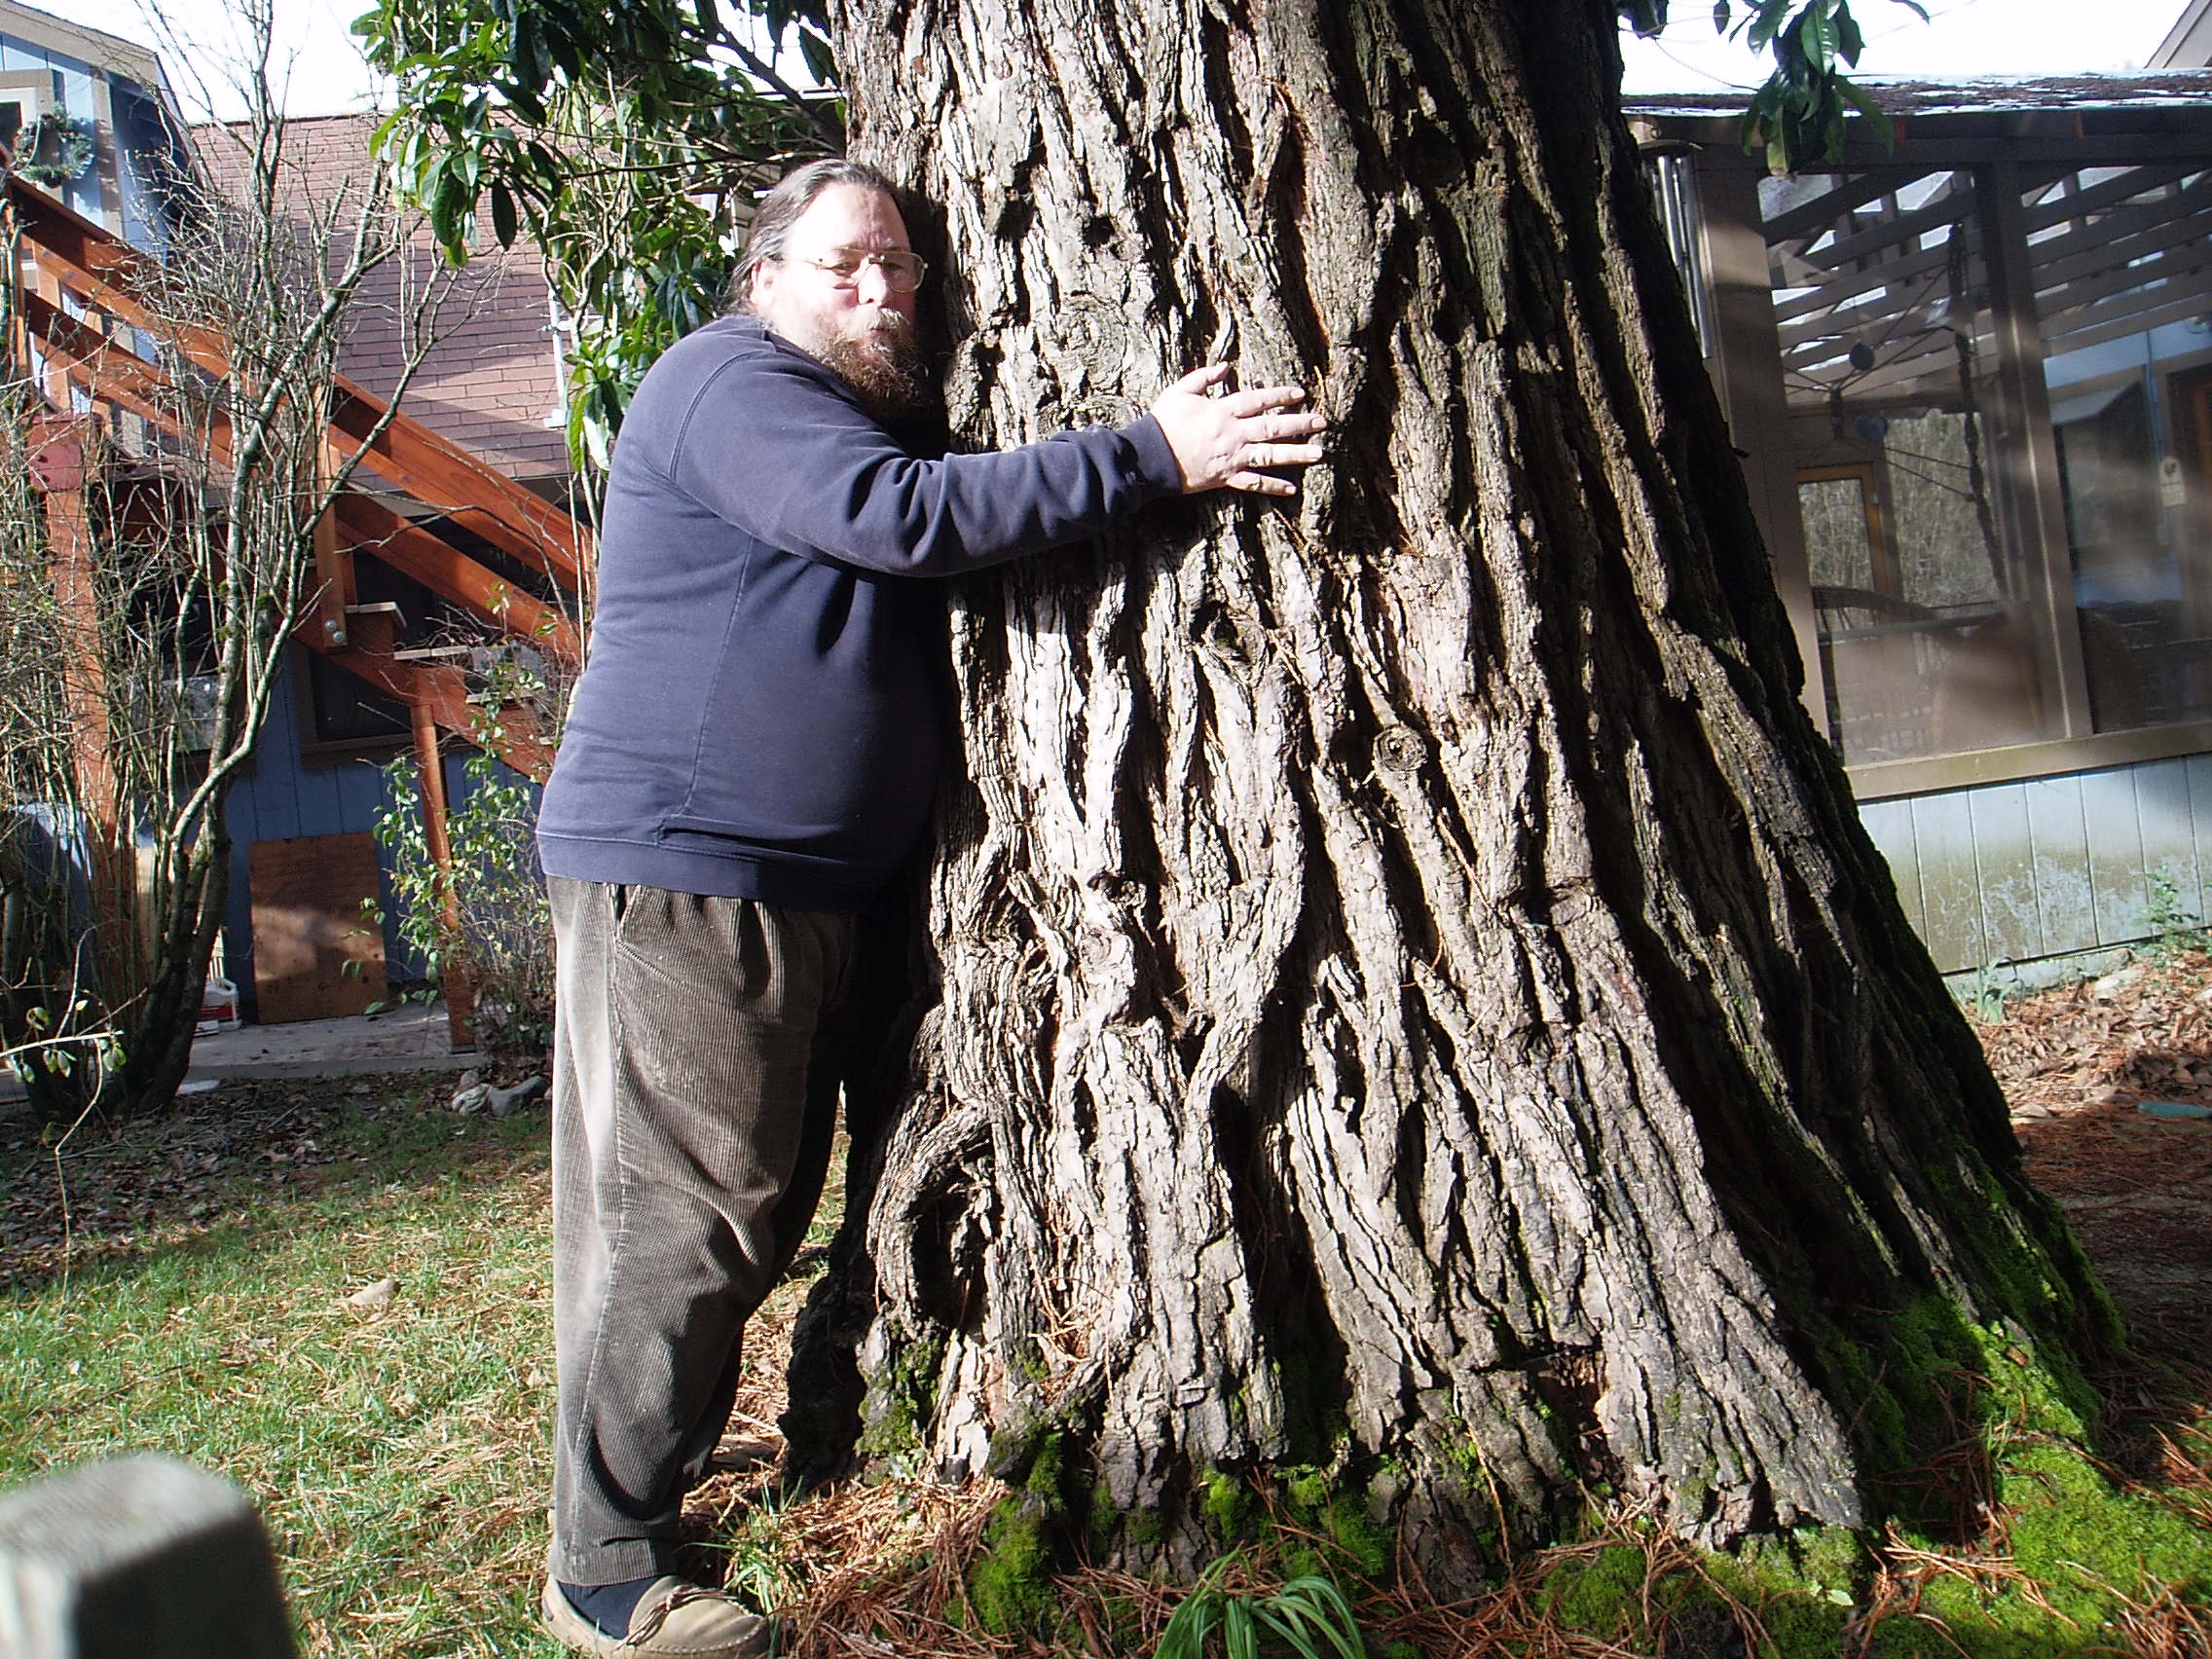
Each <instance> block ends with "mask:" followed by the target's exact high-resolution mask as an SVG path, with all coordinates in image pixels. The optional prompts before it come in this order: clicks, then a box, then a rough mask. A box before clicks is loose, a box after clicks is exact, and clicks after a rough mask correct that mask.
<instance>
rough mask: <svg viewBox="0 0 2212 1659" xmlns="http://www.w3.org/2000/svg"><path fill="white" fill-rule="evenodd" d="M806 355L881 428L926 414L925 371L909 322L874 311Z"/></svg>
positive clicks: (927, 382)
mask: <svg viewBox="0 0 2212 1659" xmlns="http://www.w3.org/2000/svg"><path fill="white" fill-rule="evenodd" d="M811 350H813V352H814V354H815V356H817V357H819V358H821V359H822V361H823V363H824V364H825V365H826V366H827V367H828V368H830V370H831V371H832V372H833V373H834V374H835V375H836V376H837V378H838V379H840V380H842V381H843V382H844V383H845V384H846V385H847V386H849V387H852V388H853V391H854V393H855V394H856V395H857V396H858V397H859V398H860V400H861V407H862V408H863V409H866V411H867V412H868V413H869V414H870V415H872V416H874V417H875V418H876V419H877V420H878V421H881V422H883V423H884V424H886V425H889V424H894V423H897V422H901V421H911V420H914V419H916V418H917V417H920V416H923V415H926V414H928V413H929V412H930V409H931V404H932V387H931V386H930V377H929V370H928V368H927V367H926V366H925V365H924V363H923V362H922V349H921V346H920V343H919V342H918V341H916V339H915V338H914V323H913V319H912V318H910V317H907V316H903V315H901V314H900V313H898V312H889V311H887V312H878V313H876V314H875V315H874V317H873V318H872V319H870V320H869V321H868V322H867V323H866V324H863V325H862V327H861V328H860V329H859V330H858V331H857V332H855V333H853V334H838V335H832V336H831V337H830V338H829V339H827V340H824V341H822V342H821V343H820V344H818V345H816V346H814V347H812V348H811Z"/></svg>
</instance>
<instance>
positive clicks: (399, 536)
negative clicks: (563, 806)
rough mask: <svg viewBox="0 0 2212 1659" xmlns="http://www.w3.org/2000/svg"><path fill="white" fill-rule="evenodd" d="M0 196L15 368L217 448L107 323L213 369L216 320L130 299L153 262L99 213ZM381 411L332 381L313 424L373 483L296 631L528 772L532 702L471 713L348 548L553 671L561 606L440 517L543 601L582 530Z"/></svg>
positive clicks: (221, 369) (224, 443) (352, 497)
mask: <svg viewBox="0 0 2212 1659" xmlns="http://www.w3.org/2000/svg"><path fill="white" fill-rule="evenodd" d="M6 202H7V206H8V209H9V212H10V214H11V216H12V218H13V220H14V224H15V229H16V232H17V238H18V271H17V272H16V273H15V274H14V276H15V285H16V293H15V296H14V300H15V304H14V306H13V308H12V310H13V316H14V318H15V323H14V333H15V338H14V339H13V340H11V342H10V343H9V344H10V349H11V350H12V351H13V352H14V354H15V357H16V360H17V363H18V367H19V368H20V370H21V371H22V372H23V373H25V374H26V375H31V374H35V375H36V376H37V377H38V378H39V380H40V382H41V384H42V386H43V388H44V390H45V394H46V396H47V399H48V401H50V402H51V403H53V404H54V405H55V407H56V408H57V409H59V410H63V411H66V410H68V409H69V408H70V407H71V406H72V403H73V402H74V401H75V400H76V398H82V399H86V400H89V401H90V402H91V403H92V407H93V409H94V411H95V412H96V413H98V412H104V413H105V417H106V419H107V421H108V422H109V423H110V424H113V423H115V422H116V421H118V420H119V418H120V417H122V416H129V417H131V418H134V419H135V420H136V421H138V422H143V423H144V424H146V426H147V427H149V428H151V429H152V430H154V431H156V432H159V433H163V434H166V435H167V436H169V437H170V438H172V439H174V440H176V441H191V442H195V443H199V444H202V445H205V446H211V447H212V450H213V453H212V454H210V455H209V456H208V458H207V459H209V460H210V461H214V462H216V463H217V464H221V463H223V462H225V461H228V459H229V442H230V434H229V431H228V430H227V428H224V427H222V426H221V425H219V424H218V425H216V426H215V427H214V428H213V429H212V430H209V431H203V432H202V433H199V434H195V435H192V436H191V437H190V439H189V440H188V439H187V435H186V434H184V433H182V432H180V431H178V430H177V428H176V425H175V422H174V417H173V416H172V414H171V413H170V411H171V409H172V407H173V400H172V399H171V398H170V397H168V396H167V391H168V387H167V386H166V380H165V377H164V375H163V372H162V370H161V369H160V367H159V366H158V365H156V364H153V363H149V362H147V361H146V360H145V359H144V358H142V357H141V356H139V355H138V354H137V352H136V351H134V350H131V349H130V348H129V345H128V344H127V343H126V342H125V340H124V339H123V338H121V337H120V334H119V330H121V329H132V330H144V331H147V332H150V333H153V334H155V335H157V336H160V337H162V338H165V339H166V340H168V341H169V342H170V343H172V344H173V345H174V346H175V348H176V350H177V351H178V352H179V353H181V355H182V356H183V357H184V358H185V359H186V360H187V361H189V362H190V363H192V364H193V365H195V366H196V367H197V368H198V369H199V370H201V371H202V372H203V373H206V374H208V375H211V376H216V377H221V376H224V375H225V374H227V372H228V370H229V366H230V365H229V361H228V358H227V354H226V351H225V349H224V345H223V341H222V337H221V335H220V333H219V332H218V331H217V330H215V329H213V328H210V327H199V326H193V325H189V324H186V325H179V324H175V323H173V322H169V321H166V320H165V319H162V318H158V317H156V316H154V315H153V314H151V313H150V312H149V311H148V310H147V308H146V306H145V305H144V304H143V303H141V301H140V300H139V298H138V297H137V296H138V294H139V293H140V292H141V291H142V286H143V281H144V278H145V277H146V276H148V275H149V274H150V267H149V265H148V262H147V260H146V256H145V255H143V254H141V253H139V252H137V251H136V250H135V249H133V248H131V247H129V246H128V245H126V244H125V243H124V242H122V241H121V240H118V239H117V238H116V237H114V236H113V235H111V234H110V233H109V232H107V231H106V230H105V229H103V228H102V227H100V226H98V225H95V224H93V223H92V222H91V221H90V220H88V219H85V218H83V217H82V216H80V215H79V214H77V213H74V212H72V211H70V210H69V209H68V208H67V207H65V206H63V205H61V204H60V203H57V202H55V200H54V199H53V198H52V197H49V196H47V195H46V194H45V193H44V192H42V191H39V190H37V189H35V188H33V187H31V186H29V185H26V184H24V183H22V182H20V181H19V180H17V179H14V178H10V179H8V180H7V192H6ZM72 394H75V396H74V397H73V395H72ZM388 413H389V411H388V410H387V405H386V404H385V402H384V401H383V400H382V399H380V398H379V397H377V396H376V394H375V393H373V392H371V391H369V390H367V389H365V388H364V387H359V386H356V385H354V384H353V383H352V382H350V381H349V380H345V379H343V378H341V379H340V380H339V382H338V384H337V387H336V390H335V393H334V395H333V396H332V398H331V406H330V409H329V412H328V421H327V425H326V427H325V431H324V451H325V458H326V464H327V465H329V466H330V467H332V468H333V469H335V468H336V467H337V466H339V465H342V464H344V463H345V462H346V461H355V462H356V471H355V472H354V474H353V482H354V483H355V484H362V483H373V484H375V485H377V486H379V489H378V491H377V493H375V494H371V493H370V492H369V491H368V490H366V489H361V488H349V489H348V490H347V491H346V492H345V493H344V494H343V495H342V496H341V497H340V498H339V499H338V502H337V505H336V508H335V509H334V511H333V512H332V513H331V514H330V515H328V518H327V520H326V522H325V523H324V525H323V526H321V527H320V528H319V530H318V534H317V536H316V570H315V580H314V586H313V607H312V610H311V612H310V614H309V615H308V616H307V617H306V618H305V619H304V620H303V622H302V625H301V626H300V628H299V629H298V631H297V636H296V637H297V638H298V639H299V640H300V641H301V642H302V643H303V644H305V645H308V646H309V647H310V648H311V649H313V650H314V651H317V652H319V653H320V654H321V655H323V656H325V657H327V658H329V660H330V661H331V662H333V663H335V664H337V665H338V666H339V667H342V668H344V669H346V670H347V671H348V672H349V673H350V674H352V675H354V676H356V677H357V678H358V679H360V680H362V681H363V682H366V683H368V684H370V685H373V686H375V687H376V688H377V689H378V690H380V691H382V692H384V693H385V694H387V696H389V697H391V698H393V699H395V700H396V701H397V702H399V703H400V704H401V705H403V706H404V707H405V708H406V709H407V711H408V713H409V716H410V719H411V721H412V723H413V725H414V727H415V729H416V730H417V731H418V732H420V731H422V730H424V728H425V723H427V724H428V725H431V726H434V727H435V728H437V729H441V730H443V731H447V732H451V733H453V734H454V735H456V736H459V737H461V738H463V739H465V740H467V741H468V742H470V743H476V742H478V741H480V740H481V739H480V736H479V734H480V731H484V730H490V731H492V732H494V733H495V735H493V736H492V737H491V738H490V739H489V741H491V742H492V743H493V744H494V746H495V747H496V748H497V749H498V753H499V755H500V757H501V758H502V759H504V760H506V761H507V763H508V764H509V765H511V766H513V767H515V768H516V769H517V770H518V771H521V772H524V773H526V774H528V775H529V776H531V777H534V778H538V779H542V778H543V777H544V775H545V772H546V770H547V768H548V767H549V765H550V764H551V759H552V752H551V746H550V744H549V743H548V741H547V740H546V737H545V736H544V734H543V733H542V732H540V731H539V730H538V729H537V725H536V722H535V719H534V718H533V717H532V716H531V715H530V713H529V711H527V710H524V709H508V710H504V711H499V712H498V719H496V720H491V721H484V720H480V719H478V714H479V711H478V709H477V707H476V706H475V705H474V704H472V703H471V701H470V693H469V688H468V685H467V684H466V682H465V679H464V677H463V676H462V674H461V671H460V670H459V669H457V668H454V667H452V666H451V665H450V664H446V663H440V662H435V661H426V660H423V659H421V658H416V657H412V656H410V655H409V654H408V653H407V652H406V651H404V650H403V649H402V648H401V647H400V645H399V643H398V641H397V640H396V639H394V638H393V631H392V628H391V624H390V619H389V611H388V608H380V607H366V608H364V607H361V606H358V605H357V604H356V603H355V594H356V591H357V589H356V584H355V582H354V579H353V568H352V562H353V560H354V559H356V558H360V557H367V558H371V559H375V560H377V561H380V562H381V563H383V564H385V565H387V566H388V567H390V568H391V569H392V570H394V571H399V572H400V573H401V574H403V575H406V576H408V577H410V578H412V579H413V580H415V581H417V582H420V583H421V584H422V585H423V586H424V588H427V589H428V590H429V591H430V592H431V593H433V594H435V595H437V596H438V597H439V598H440V599H442V600H444V601H446V602H447V603H448V604H450V605H452V606H453V607H455V608H458V609H459V610H461V611H462V612H464V613H465V614H467V615H468V616H470V617H473V618H474V619H475V620H476V621H477V622H479V623H481V624H482V625H483V626H484V627H485V628H486V629H488V630H491V631H494V632H496V633H498V634H502V635H506V636H510V637H513V638H516V639H519V640H521V641H524V642H525V643H527V644H528V645H531V646H532V647H533V648H534V649H535V650H537V651H538V652H540V653H541V654H542V655H543V656H545V657H546V658H547V659H549V660H550V662H551V663H552V664H553V665H555V666H556V667H557V668H560V669H571V668H573V667H574V666H575V664H576V662H577V660H578V658H579V656H580V649H581V647H580V644H579V642H578V639H577V636H576V631H575V629H574V627H573V626H572V625H571V621H570V619H569V613H570V612H572V610H573V607H572V606H567V607H564V606H563V605H561V604H559V603H548V602H547V601H546V600H545V599H542V598H539V597H537V596H536V595H534V594H531V593H529V592H526V591H524V590H523V589H522V588H520V587H518V586H517V585H516V584H515V583H514V582H512V581H510V580H508V579H507V578H506V577H504V576H502V575H500V574H499V573H498V571H495V570H493V569H492V568H491V567H490V566H488V565H486V564H485V563H483V562H482V561H481V560H479V559H477V558H475V557H474V556H472V555H471V554H470V553H469V552H467V551H466V550H464V549H463V548H462V547H461V546H459V545H457V544H456V542H455V541H454V540H452V539H448V538H447V536H445V535H441V534H440V531H441V530H443V529H448V528H450V529H453V530H456V531H459V532H461V533H464V535H466V536H469V537H474V538H475V539H476V540H477V541H480V542H482V543H484V544H485V545H487V546H490V547H492V548H496V549H497V550H498V552H499V553H500V554H503V555H505V556H506V557H508V558H510V559H513V560H515V561H517V562H518V563H520V564H521V565H522V566H524V567H525V568H527V569H529V570H531V571H536V572H539V573H540V574H541V576H542V577H543V578H545V581H546V583H547V584H548V585H549V587H550V588H551V589H552V591H553V593H554V595H555V597H556V600H559V599H562V598H567V599H572V598H573V597H574V596H575V595H576V593H577V591H578V589H579V588H580V587H581V586H582V585H583V582H584V571H585V570H586V569H587V566H588V563H589V560H590V558H591V545H590V539H589V536H588V535H587V534H586V532H585V531H584V530H583V528H582V527H581V526H580V525H578V524H577V523H576V522H575V520H573V519H572V518H571V517H570V516H569V515H568V514H567V513H565V512H563V511H562V510H561V509H560V508H559V507H557V506H555V505H554V504H553V503H551V502H549V501H546V500H544V499H542V498H539V497H537V496H535V495H533V494H532V493H531V492H530V491H528V490H525V489H524V488H522V487H521V486H520V485H518V484H516V483H515V482H514V481H513V480H511V479H509V478H507V477H505V476H503V475H502V474H500V473H498V472H497V471H494V470H493V469H492V468H491V467H489V466H486V465H485V464H484V463H483V462H482V461H478V460H477V459H476V458H475V457H474V456H472V455H470V454H469V453H468V452H467V451H466V450H464V449H462V448H461V447H460V446H459V445H457V444H454V443H451V442H449V441H447V440H446V439H445V438H442V437H440V436H439V435H438V434H437V433H435V432H433V431H431V430H430V429H429V428H428V427H427V426H425V425H424V424H422V423H421V422H419V421H415V420H412V419H410V418H409V417H408V416H407V415H405V414H403V413H402V414H399V415H395V416H390V418H389V419H388V420H387V415H388ZM380 423H381V428H380ZM394 498H403V499H404V500H406V501H412V502H415V503H418V504H419V505H420V506H421V507H422V508H424V513H423V514H422V516H421V517H420V518H418V517H417V516H415V515H414V514H411V513H409V512H407V511H404V510H402V509H401V507H400V506H398V505H395V504H393V502H394Z"/></svg>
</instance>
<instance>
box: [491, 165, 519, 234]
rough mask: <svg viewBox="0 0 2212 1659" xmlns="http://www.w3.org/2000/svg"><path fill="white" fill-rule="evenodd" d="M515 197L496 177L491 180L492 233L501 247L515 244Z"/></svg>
mask: <svg viewBox="0 0 2212 1659" xmlns="http://www.w3.org/2000/svg"><path fill="white" fill-rule="evenodd" d="M517 229H518V226H517V225H516V223H515V197H514V192H513V191H511V190H509V189H508V188H507V187H506V186H505V185H504V184H502V183H500V182H499V181H498V179H494V180H493V181H492V234H493V235H494V236H495V237H498V239H499V245H500V246H501V247H512V246H514V244H515V232H516V230H517Z"/></svg>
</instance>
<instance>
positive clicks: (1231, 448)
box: [1152, 363, 1329, 496]
mask: <svg viewBox="0 0 2212 1659" xmlns="http://www.w3.org/2000/svg"><path fill="white" fill-rule="evenodd" d="M1228 373H1229V365H1228V364H1227V363H1210V364H1208V365H1207V366H1206V367H1204V368H1202V369H1195V370H1193V371H1192V372H1191V373H1190V374H1187V375H1185V376H1184V377H1183V378H1182V379H1181V380H1179V381H1177V382H1176V383H1175V384H1174V385H1173V386H1171V387H1168V388H1167V389H1166V390H1165V391H1163V392H1161V394H1160V401H1159V402H1157V403H1155V404H1154V405H1153V406H1152V418H1153V419H1154V420H1156V421H1158V422H1159V423H1160V429H1161V431H1162V432H1163V433H1165V434H1166V437H1167V447H1168V448H1169V449H1171V450H1173V451H1174V452H1175V464H1176V465H1177V466H1179V467H1181V468H1182V469H1183V494H1184V495H1186V496H1195V495H1197V494H1198V492H1199V491H1201V490H1219V489H1221V488H1223V487H1224V486H1226V487H1228V488H1229V489H1232V490H1249V491H1251V492H1253V493H1254V494H1255V495H1261V496H1295V495H1297V494H1298V486H1297V485H1295V484H1293V483H1292V482H1291V481H1290V480H1289V479H1288V478H1283V477H1280V476H1277V471H1278V470H1279V469H1280V468H1283V467H1300V466H1310V465H1312V464H1313V462H1315V461H1319V460H1320V459H1321V453H1322V452H1321V446H1320V445H1319V444H1314V443H1307V442H1304V441H1303V440H1305V439H1307V438H1310V437H1311V436H1313V434H1314V433H1316V432H1321V431H1325V430H1327V429H1328V424H1329V423H1328V422H1327V421H1326V420H1324V419H1323V418H1322V417H1321V416H1319V415H1307V414H1293V413H1291V411H1292V410H1294V409H1295V408H1296V407H1297V405H1299V404H1301V403H1304V402H1305V401H1306V388H1305V387H1297V386H1270V387H1259V388H1258V389H1257V390H1253V391H1233V392H1230V393H1229V394H1228V395H1227V396H1224V397H1210V396H1208V395H1207V393H1208V391H1210V390H1211V388H1212V387H1216V386H1218V385H1220V384H1221V380H1222V377H1223V376H1225V375H1227V374H1228Z"/></svg>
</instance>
